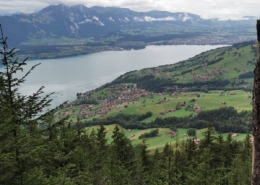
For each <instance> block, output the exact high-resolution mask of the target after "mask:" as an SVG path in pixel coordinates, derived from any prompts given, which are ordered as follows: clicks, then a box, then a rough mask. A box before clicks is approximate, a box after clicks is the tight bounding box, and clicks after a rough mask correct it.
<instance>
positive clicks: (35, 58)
mask: <svg viewBox="0 0 260 185" xmlns="http://www.w3.org/2000/svg"><path fill="white" fill-rule="evenodd" d="M185 45H186V46H217V45H219V46H221V47H227V46H231V44H230V43H216V44H197V43H194V44H161V43H149V44H145V45H143V46H142V47H130V49H125V48H122V47H118V46H117V47H111V46H101V47H98V48H95V49H97V50H94V51H92V52H88V51H85V52H84V51H83V52H82V53H75V54H73V53H72V54H69V55H54V56H51V54H54V53H45V54H49V55H48V56H49V57H43V56H35V54H28V55H26V54H19V53H18V54H17V58H26V57H28V59H27V61H33V60H50V59H62V58H72V57H78V56H83V55H89V54H95V53H100V52H107V51H131V50H143V49H145V48H146V47H149V46H185ZM102 47H103V48H102ZM104 47H105V48H104ZM50 56H51V57H50Z"/></svg>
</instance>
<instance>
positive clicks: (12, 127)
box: [0, 25, 60, 185]
mask: <svg viewBox="0 0 260 185" xmlns="http://www.w3.org/2000/svg"><path fill="white" fill-rule="evenodd" d="M0 32H1V38H0V44H1V45H2V48H3V49H2V51H1V52H0V56H1V64H2V65H3V68H4V71H3V72H0V79H1V87H0V97H1V98H0V111H1V113H0V116H1V119H0V120H1V122H0V128H2V129H1V131H0V138H1V150H0V157H1V165H0V166H1V167H0V169H1V172H0V173H1V175H0V176H1V178H0V184H7V182H8V183H9V184H10V183H11V184H21V185H22V184H28V183H29V182H30V183H31V184H33V182H37V181H38V182H40V180H39V179H40V178H41V176H39V173H41V170H33V169H35V167H36V166H37V165H38V164H40V163H41V162H42V161H41V160H40V159H39V158H37V157H33V156H34V155H35V156H39V155H40V153H41V152H42V151H41V150H42V147H43V145H44V142H45V139H44V137H43V135H41V132H42V130H41V129H40V128H39V124H40V123H44V122H45V118H46V117H47V116H48V115H51V114H52V113H53V112H54V111H55V110H57V109H58V108H60V107H58V108H56V109H52V110H50V111H47V112H45V110H46V108H47V107H48V106H49V105H50V102H51V99H49V97H50V95H51V94H52V93H51V94H48V95H45V96H43V91H42V90H43V88H44V87H41V88H39V90H38V91H37V92H35V93H34V94H33V95H22V94H20V93H19V86H21V85H22V84H23V83H24V82H25V80H26V77H27V76H28V75H29V74H30V72H32V70H33V69H34V68H35V67H36V66H38V65H39V64H37V65H34V66H32V67H31V69H30V70H29V71H28V72H26V73H25V75H24V76H23V77H21V78H16V77H15V74H16V73H18V72H23V66H24V65H26V60H27V58H26V59H24V60H22V61H20V60H19V59H18V58H15V55H16V54H17V53H18V50H16V49H15V48H13V49H11V50H10V49H8V45H7V38H5V37H4V36H3V32H2V29H1V25H0ZM37 171H38V172H37ZM43 178H44V177H43Z"/></svg>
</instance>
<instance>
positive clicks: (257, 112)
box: [252, 19, 260, 185]
mask: <svg viewBox="0 0 260 185" xmlns="http://www.w3.org/2000/svg"><path fill="white" fill-rule="evenodd" d="M256 28H257V42H258V44H257V63H256V68H255V71H254V74H255V77H254V88H253V135H254V143H253V147H254V148H253V164H252V169H253V172H252V185H260V19H259V20H257V24H256Z"/></svg>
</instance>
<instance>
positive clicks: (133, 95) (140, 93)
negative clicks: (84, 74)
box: [54, 83, 201, 119]
mask: <svg viewBox="0 0 260 185" xmlns="http://www.w3.org/2000/svg"><path fill="white" fill-rule="evenodd" d="M97 91H98V90H97ZM97 91H96V90H91V91H87V92H85V93H77V94H76V96H77V99H76V100H75V101H72V102H68V103H67V104H65V105H64V111H59V112H56V113H55V114H54V116H56V117H59V116H76V117H79V118H80V119H89V118H93V117H96V116H101V117H103V116H104V115H106V114H107V113H109V112H110V111H112V110H118V111H119V112H122V109H125V108H126V107H127V106H128V105H129V104H131V103H132V104H133V103H134V101H137V100H138V99H139V98H141V97H146V98H153V97H156V96H159V97H162V99H161V100H160V101H158V102H154V106H155V107H158V106H161V104H163V103H167V102H169V101H170V99H169V98H165V97H164V96H165V95H167V93H165V92H164V93H154V92H148V91H146V90H144V89H141V88H138V87H137V85H136V84H131V83H124V84H115V85H112V86H110V87H108V88H107V89H106V93H104V92H103V91H102V93H101V95H102V96H101V95H100V96H98V97H94V95H95V94H96V93H97ZM177 95H182V96H184V97H185V96H187V94H186V93H185V92H175V93H172V94H171V96H173V97H174V96H177ZM189 96H190V97H197V96H198V94H197V93H192V94H190V95H189ZM94 98H95V99H94ZM93 99H94V100H93ZM88 102H96V103H95V104H93V103H88ZM185 105H186V102H178V103H177V104H173V105H172V108H170V109H169V110H165V111H162V112H160V115H161V116H164V115H166V114H168V113H171V112H175V111H177V110H179V109H181V108H182V107H185ZM75 106H77V107H78V109H74V108H73V107H75ZM137 106H139V107H140V108H139V109H140V110H141V109H144V105H143V104H141V103H140V102H139V103H138V104H137ZM190 110H192V111H194V113H196V114H198V113H199V112H200V111H201V107H199V106H196V105H193V104H192V106H191V107H190Z"/></svg>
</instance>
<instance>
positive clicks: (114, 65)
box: [2, 45, 222, 106]
mask: <svg viewBox="0 0 260 185" xmlns="http://www.w3.org/2000/svg"><path fill="white" fill-rule="evenodd" d="M218 47H222V46H220V45H215V46H211V45H205V46H196V45H178V46H148V47H146V48H145V49H142V50H131V51H106V52H99V53H94V54H89V55H82V56H76V57H69V58H61V59H48V60H32V61H28V62H27V66H26V67H24V71H27V70H28V69H29V68H30V67H31V66H32V65H35V64H37V63H41V65H40V66H38V67H37V68H36V69H35V70H33V71H32V73H31V74H30V75H29V76H28V77H27V79H26V82H25V83H24V84H23V85H22V86H21V87H20V89H19V90H20V92H21V93H22V94H26V95H30V94H33V93H34V92H35V91H36V90H37V89H38V88H40V87H41V86H45V89H44V92H45V93H50V92H55V94H54V95H52V99H53V102H52V106H56V105H58V104H60V103H62V102H64V101H67V100H69V101H71V100H74V99H75V98H76V93H77V92H86V91H88V90H91V89H95V88H97V87H99V86H101V85H103V84H105V83H107V82H111V81H112V80H114V79H115V78H117V77H118V76H119V75H121V74H124V73H126V72H128V71H132V70H138V69H142V68H147V67H156V66H160V65H165V64H173V63H176V62H179V61H182V60H185V59H188V58H190V57H193V56H195V55H197V54H200V53H201V52H204V51H208V50H211V49H215V48H218ZM2 69H3V68H2ZM18 76H22V73H19V74H18Z"/></svg>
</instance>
